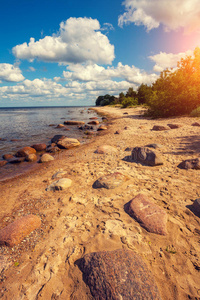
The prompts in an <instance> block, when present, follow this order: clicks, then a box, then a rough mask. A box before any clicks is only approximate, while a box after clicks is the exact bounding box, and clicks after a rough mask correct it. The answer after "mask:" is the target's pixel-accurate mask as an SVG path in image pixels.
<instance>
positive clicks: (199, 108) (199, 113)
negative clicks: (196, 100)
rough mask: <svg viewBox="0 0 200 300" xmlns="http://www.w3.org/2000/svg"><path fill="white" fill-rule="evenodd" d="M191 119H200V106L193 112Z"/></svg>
mask: <svg viewBox="0 0 200 300" xmlns="http://www.w3.org/2000/svg"><path fill="white" fill-rule="evenodd" d="M190 116H191V117H200V106H199V107H197V108H196V109H194V110H193V111H191V113H190Z"/></svg>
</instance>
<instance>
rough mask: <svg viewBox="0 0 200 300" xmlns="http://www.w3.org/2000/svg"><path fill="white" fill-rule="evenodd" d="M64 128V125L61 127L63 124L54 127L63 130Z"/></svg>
mask: <svg viewBox="0 0 200 300" xmlns="http://www.w3.org/2000/svg"><path fill="white" fill-rule="evenodd" d="M64 127H65V125H63V124H58V125H57V126H56V128H64Z"/></svg>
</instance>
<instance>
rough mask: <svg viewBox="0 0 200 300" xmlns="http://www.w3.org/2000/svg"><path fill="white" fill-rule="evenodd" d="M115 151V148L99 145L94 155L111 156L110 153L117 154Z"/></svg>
mask: <svg viewBox="0 0 200 300" xmlns="http://www.w3.org/2000/svg"><path fill="white" fill-rule="evenodd" d="M117 152H118V151H117V149H116V148H115V147H112V146H109V145H101V146H99V147H98V148H97V150H96V151H95V153H98V154H111V153H117Z"/></svg>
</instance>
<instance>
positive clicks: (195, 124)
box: [192, 122, 200, 126]
mask: <svg viewBox="0 0 200 300" xmlns="http://www.w3.org/2000/svg"><path fill="white" fill-rule="evenodd" d="M192 126H200V123H198V122H195V123H193V124H192Z"/></svg>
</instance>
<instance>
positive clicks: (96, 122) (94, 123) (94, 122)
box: [88, 120, 99, 125]
mask: <svg viewBox="0 0 200 300" xmlns="http://www.w3.org/2000/svg"><path fill="white" fill-rule="evenodd" d="M88 124H91V125H99V121H98V120H93V121H90V122H88Z"/></svg>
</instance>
